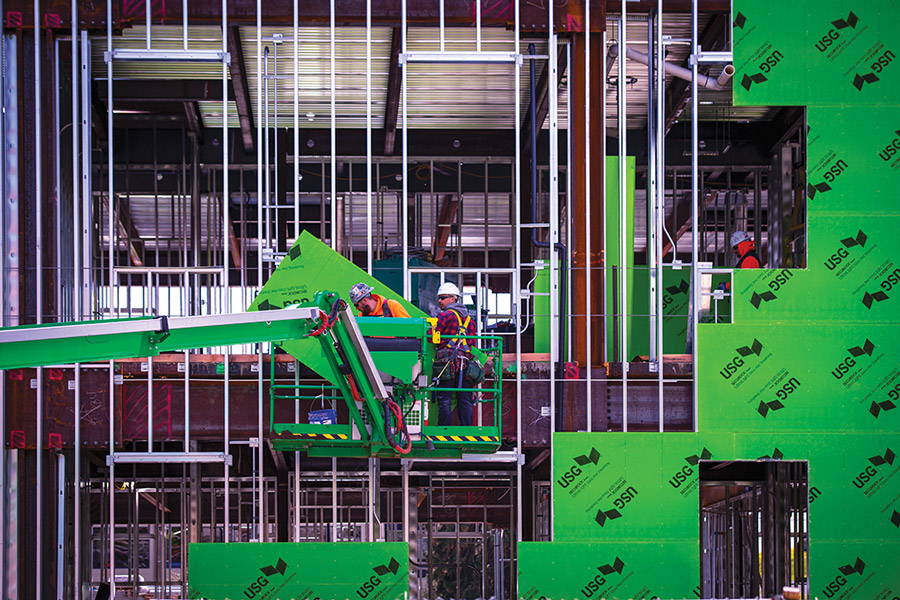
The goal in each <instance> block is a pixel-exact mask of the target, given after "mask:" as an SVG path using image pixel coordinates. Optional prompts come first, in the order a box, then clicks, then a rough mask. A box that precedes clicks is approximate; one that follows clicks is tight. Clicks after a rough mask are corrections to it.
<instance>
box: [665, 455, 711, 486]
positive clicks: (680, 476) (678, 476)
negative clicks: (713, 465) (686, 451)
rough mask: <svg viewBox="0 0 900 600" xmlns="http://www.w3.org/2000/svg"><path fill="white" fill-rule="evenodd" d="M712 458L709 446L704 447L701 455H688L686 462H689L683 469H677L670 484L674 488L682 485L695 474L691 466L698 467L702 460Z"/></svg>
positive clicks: (670, 479)
mask: <svg viewBox="0 0 900 600" xmlns="http://www.w3.org/2000/svg"><path fill="white" fill-rule="evenodd" d="M710 458H712V452H710V451H709V449H708V448H705V447H704V448H703V450H702V451H701V452H700V455H699V456H698V455H696V454H694V455H692V456H688V457H686V458H685V459H684V462H685V463H687V464H686V465H684V466H683V467H681V470H679V471H675V474H674V475H672V477H670V478H669V485H671V486H672V487H673V488H675V489H678V488H680V487H681V484H682V483H684V482H685V481H687V478H688V477H690V476H691V475H693V474H694V470H693V469H692V468H691V467H696V466H697V465H698V464H699V463H700V461H701V460H709V459H710Z"/></svg>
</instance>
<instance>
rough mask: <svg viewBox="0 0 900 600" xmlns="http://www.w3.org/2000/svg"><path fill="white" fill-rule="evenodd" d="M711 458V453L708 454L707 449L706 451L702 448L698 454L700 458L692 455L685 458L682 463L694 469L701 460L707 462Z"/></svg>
mask: <svg viewBox="0 0 900 600" xmlns="http://www.w3.org/2000/svg"><path fill="white" fill-rule="evenodd" d="M711 458H712V452H710V451H709V449H707V448H706V446H704V447H703V450H702V451H701V452H700V456H697V455H696V454H693V455H691V456H687V457H685V459H684V461H685V462H686V463H687V464H689V465H691V466H692V467H695V466H697V463H699V462H700V461H701V460H709V459H711Z"/></svg>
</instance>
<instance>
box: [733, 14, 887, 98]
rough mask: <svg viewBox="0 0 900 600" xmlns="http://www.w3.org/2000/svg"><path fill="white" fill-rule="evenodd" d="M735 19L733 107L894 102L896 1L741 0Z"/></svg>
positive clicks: (734, 15)
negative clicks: (787, 0) (779, 0)
mask: <svg viewBox="0 0 900 600" xmlns="http://www.w3.org/2000/svg"><path fill="white" fill-rule="evenodd" d="M732 16H733V20H734V23H733V24H734V28H733V34H734V42H733V49H734V68H735V74H734V103H735V104H743V105H756V106H760V105H776V106H777V105H785V104H788V105H803V104H805V105H809V106H822V105H828V106H835V105H853V106H878V105H890V106H894V105H896V104H897V98H898V97H900V60H898V58H900V55H898V52H900V40H898V37H897V32H898V31H900V11H898V10H897V6H896V3H895V2H893V1H891V0H880V1H875V2H870V1H858V2H848V1H845V0H823V1H822V2H809V1H803V2H775V1H772V0H764V1H760V2H755V1H751V0H736V1H735V2H734V4H733V13H732Z"/></svg>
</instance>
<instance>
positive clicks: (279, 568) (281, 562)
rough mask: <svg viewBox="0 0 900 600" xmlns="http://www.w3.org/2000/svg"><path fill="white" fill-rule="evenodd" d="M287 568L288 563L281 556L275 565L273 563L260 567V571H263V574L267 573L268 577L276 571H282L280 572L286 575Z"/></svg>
mask: <svg viewBox="0 0 900 600" xmlns="http://www.w3.org/2000/svg"><path fill="white" fill-rule="evenodd" d="M285 569H287V563H286V562H284V560H282V559H281V558H279V559H278V562H277V563H275V566H274V567H273V566H272V565H268V566H265V567H262V568H261V569H260V571H262V573H263V575H265V576H266V577H271V576H272V575H274V574H275V573H280V574H282V575H284V570H285Z"/></svg>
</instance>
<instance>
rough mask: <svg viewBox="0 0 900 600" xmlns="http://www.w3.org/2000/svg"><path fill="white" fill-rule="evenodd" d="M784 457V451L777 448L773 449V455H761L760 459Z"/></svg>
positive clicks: (779, 458)
mask: <svg viewBox="0 0 900 600" xmlns="http://www.w3.org/2000/svg"><path fill="white" fill-rule="evenodd" d="M782 458H784V453H782V451H781V450H779V449H778V448H775V449H774V450H773V451H772V456H760V457H759V459H758V460H781V459H782Z"/></svg>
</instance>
